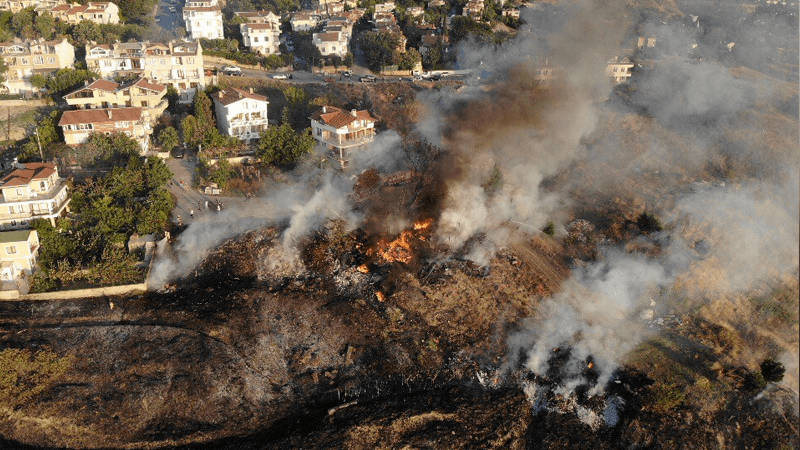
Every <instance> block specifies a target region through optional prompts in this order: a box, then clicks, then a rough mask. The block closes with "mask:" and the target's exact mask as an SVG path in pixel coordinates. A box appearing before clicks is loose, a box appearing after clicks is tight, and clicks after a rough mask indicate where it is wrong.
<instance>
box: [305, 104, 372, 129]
mask: <svg viewBox="0 0 800 450" xmlns="http://www.w3.org/2000/svg"><path fill="white" fill-rule="evenodd" d="M323 108H324V109H325V112H322V108H320V109H318V110H317V111H315V112H314V114H312V115H311V118H312V119H313V120H316V121H319V122H321V123H323V124H325V125H328V126H331V127H334V128H342V127H346V126H347V125H350V123H352V122H354V121H356V120H367V121H371V122H375V118H374V117H372V115H371V114H370V113H369V111H367V110H365V109H362V110H361V111H356V113H355V115H353V112H352V111H350V112H347V111H345V110H343V109H340V108H337V107H335V106H324V107H323Z"/></svg>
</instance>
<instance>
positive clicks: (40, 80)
mask: <svg viewBox="0 0 800 450" xmlns="http://www.w3.org/2000/svg"><path fill="white" fill-rule="evenodd" d="M28 81H29V82H30V83H31V86H33V87H35V88H36V89H44V88H45V87H46V86H47V77H45V76H44V75H42V74H40V73H35V74H33V75H31V78H30V79H29V80H28Z"/></svg>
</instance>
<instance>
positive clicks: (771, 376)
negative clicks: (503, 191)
mask: <svg viewBox="0 0 800 450" xmlns="http://www.w3.org/2000/svg"><path fill="white" fill-rule="evenodd" d="M760 368H761V375H762V376H763V377H764V380H765V381H767V382H770V383H778V382H780V381H781V380H783V375H784V374H785V373H786V368H785V367H784V366H783V363H781V362H780V361H776V360H774V359H772V358H767V359H765V360H764V361H761V365H760Z"/></svg>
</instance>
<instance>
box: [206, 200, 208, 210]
mask: <svg viewBox="0 0 800 450" xmlns="http://www.w3.org/2000/svg"><path fill="white" fill-rule="evenodd" d="M206 209H208V200H206Z"/></svg>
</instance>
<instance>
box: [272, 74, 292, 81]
mask: <svg viewBox="0 0 800 450" xmlns="http://www.w3.org/2000/svg"><path fill="white" fill-rule="evenodd" d="M288 78H289V77H287V76H286V75H284V74H282V73H279V74H276V75H273V76H272V79H273V80H287V79H288Z"/></svg>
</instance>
